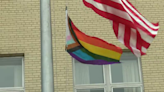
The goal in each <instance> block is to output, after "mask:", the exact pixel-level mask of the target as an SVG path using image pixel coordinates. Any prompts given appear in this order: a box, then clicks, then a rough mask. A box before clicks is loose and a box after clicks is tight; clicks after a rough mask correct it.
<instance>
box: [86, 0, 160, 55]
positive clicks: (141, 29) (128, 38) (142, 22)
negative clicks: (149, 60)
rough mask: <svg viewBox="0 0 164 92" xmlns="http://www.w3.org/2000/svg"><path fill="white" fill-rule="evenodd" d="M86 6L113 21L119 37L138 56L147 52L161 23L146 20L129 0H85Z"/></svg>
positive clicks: (115, 31)
mask: <svg viewBox="0 0 164 92" xmlns="http://www.w3.org/2000/svg"><path fill="white" fill-rule="evenodd" d="M83 3H84V5H85V6H86V7H88V8H91V9H92V10H93V11H95V12H96V13H97V14H99V15H100V16H102V17H104V18H106V19H109V20H110V21H111V23H112V26H113V30H114V33H115V35H116V37H117V39H118V40H119V41H120V42H121V43H122V44H124V45H125V46H126V47H127V48H128V49H130V50H131V51H132V52H133V53H134V54H135V55H136V56H137V57H140V56H142V55H145V54H146V51H147V49H148V48H149V46H150V44H151V43H152V41H153V39H154V38H155V36H156V35H157V33H158V29H159V24H158V23H150V22H149V21H148V20H146V19H145V18H144V17H143V16H142V15H141V14H140V13H139V12H138V11H137V9H135V7H134V6H133V5H132V4H131V3H130V2H129V1H128V0H83Z"/></svg>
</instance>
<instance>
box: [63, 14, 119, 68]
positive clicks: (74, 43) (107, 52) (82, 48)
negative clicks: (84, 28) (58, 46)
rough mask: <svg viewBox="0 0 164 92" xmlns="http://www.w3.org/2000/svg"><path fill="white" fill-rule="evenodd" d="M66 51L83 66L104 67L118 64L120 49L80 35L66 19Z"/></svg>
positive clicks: (82, 34) (97, 39) (69, 20)
mask: <svg viewBox="0 0 164 92" xmlns="http://www.w3.org/2000/svg"><path fill="white" fill-rule="evenodd" d="M67 17H68V16H67ZM66 21H67V23H68V24H67V31H66V51H67V52H68V53H69V54H70V55H71V56H72V57H73V58H75V59H76V60H78V61H79V62H81V63H85V64H94V65H104V64H114V63H120V62H119V61H120V57H121V55H122V49H121V48H120V47H117V46H115V45H113V44H109V43H107V42H105V41H103V40H102V39H99V38H97V37H91V36H88V35H86V34H84V33H82V32H81V31H80V30H79V29H78V28H76V26H75V25H74V24H73V22H72V21H71V19H70V18H69V17H68V18H67V20H66Z"/></svg>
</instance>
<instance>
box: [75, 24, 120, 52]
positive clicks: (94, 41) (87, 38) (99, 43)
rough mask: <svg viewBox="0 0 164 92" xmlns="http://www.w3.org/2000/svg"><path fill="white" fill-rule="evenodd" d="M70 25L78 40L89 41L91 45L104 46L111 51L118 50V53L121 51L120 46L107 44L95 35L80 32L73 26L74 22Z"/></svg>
mask: <svg viewBox="0 0 164 92" xmlns="http://www.w3.org/2000/svg"><path fill="white" fill-rule="evenodd" d="M72 27H73V29H74V32H75V34H76V36H77V38H78V39H79V40H81V41H84V42H86V43H89V44H91V45H95V46H98V47H101V48H105V49H109V50H113V51H115V52H118V53H122V49H121V48H120V47H117V46H115V45H113V44H109V43H107V42H105V41H104V40H102V39H99V38H97V37H91V36H88V35H86V34H84V33H82V32H81V31H79V30H78V29H77V28H76V27H75V26H74V24H72Z"/></svg>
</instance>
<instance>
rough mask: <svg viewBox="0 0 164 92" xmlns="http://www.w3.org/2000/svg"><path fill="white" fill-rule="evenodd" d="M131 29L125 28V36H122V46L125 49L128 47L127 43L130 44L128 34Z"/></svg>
mask: <svg viewBox="0 0 164 92" xmlns="http://www.w3.org/2000/svg"><path fill="white" fill-rule="evenodd" d="M130 31H131V29H130V28H129V27H127V26H125V34H124V44H125V46H127V47H130V45H129V43H130V33H131V32H130Z"/></svg>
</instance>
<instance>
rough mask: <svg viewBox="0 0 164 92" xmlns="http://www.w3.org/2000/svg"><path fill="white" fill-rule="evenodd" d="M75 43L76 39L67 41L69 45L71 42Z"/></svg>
mask: <svg viewBox="0 0 164 92" xmlns="http://www.w3.org/2000/svg"><path fill="white" fill-rule="evenodd" d="M73 43H75V41H74V40H69V41H67V45H69V44H73Z"/></svg>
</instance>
